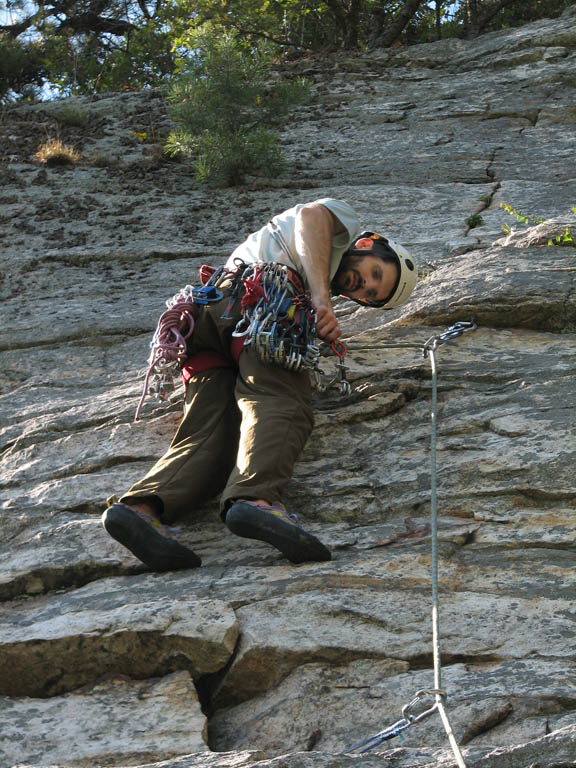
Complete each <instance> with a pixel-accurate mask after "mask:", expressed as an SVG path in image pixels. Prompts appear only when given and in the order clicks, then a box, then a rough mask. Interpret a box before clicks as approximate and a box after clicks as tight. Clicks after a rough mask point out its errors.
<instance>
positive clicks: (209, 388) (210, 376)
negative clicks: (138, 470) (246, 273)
mask: <svg viewBox="0 0 576 768" xmlns="http://www.w3.org/2000/svg"><path fill="white" fill-rule="evenodd" d="M227 293H228V292H227V291H225V296H224V297H223V298H222V300H221V301H218V302H216V303H214V304H210V305H208V306H205V307H202V308H200V309H199V312H198V316H197V318H196V322H195V327H194V333H193V334H192V339H191V341H190V343H189V345H188V347H189V348H188V352H189V354H191V355H192V354H194V353H196V352H200V351H204V350H209V351H213V352H218V353H219V354H220V355H222V356H223V357H224V358H225V359H226V360H227V361H228V363H229V364H230V367H229V368H224V367H222V368H210V369H208V370H206V371H204V372H203V373H200V374H197V375H196V376H194V377H193V378H192V379H191V380H190V381H189V383H188V386H187V388H186V396H185V408H184V416H183V418H182V421H181V423H180V426H179V427H178V431H177V432H176V434H175V436H174V439H173V440H172V443H171V444H170V447H169V448H168V450H167V452H166V453H165V455H164V456H163V457H162V458H161V459H160V460H159V461H158V462H157V463H156V464H155V465H154V466H153V467H152V469H151V470H150V472H148V474H147V475H146V476H145V477H144V478H143V479H142V480H140V481H139V482H137V483H135V484H134V485H133V486H132V487H131V488H130V490H129V491H128V492H127V493H126V494H124V495H123V496H122V499H121V501H124V502H126V503H130V500H131V499H133V500H135V497H152V498H153V501H154V502H156V503H157V502H158V501H159V502H160V504H158V506H159V507H160V509H159V511H160V512H161V514H162V519H163V520H165V521H166V522H170V521H172V520H175V519H177V518H178V517H180V516H182V515H183V514H186V513H189V512H191V511H192V510H193V509H194V508H195V507H196V506H199V505H200V504H203V503H204V502H205V501H207V500H208V499H210V498H212V497H213V496H216V495H217V494H218V493H220V491H221V490H222V489H223V488H224V486H225V485H226V481H227V479H228V475H229V474H230V472H231V470H232V468H233V467H234V464H235V462H236V452H237V447H238V434H239V424H240V413H239V411H238V407H237V405H236V401H235V398H234V385H235V381H236V368H235V365H234V361H233V359H232V356H231V353H230V340H231V334H232V331H233V330H234V327H235V325H236V323H237V322H238V320H239V319H240V305H239V302H238V303H237V305H236V306H235V308H234V312H233V313H232V315H233V316H232V317H231V318H230V319H223V318H222V315H223V314H224V310H225V308H226V305H227V303H228V298H227Z"/></svg>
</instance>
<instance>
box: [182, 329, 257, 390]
mask: <svg viewBox="0 0 576 768" xmlns="http://www.w3.org/2000/svg"><path fill="white" fill-rule="evenodd" d="M243 346H244V337H243V336H235V337H233V339H232V343H231V344H230V352H231V354H232V358H233V360H234V363H232V362H231V361H230V360H229V359H228V358H226V357H224V355H221V354H220V352H212V351H211V350H204V351H202V352H196V354H195V355H192V356H191V357H189V358H187V360H186V362H185V363H184V365H183V366H182V380H183V381H184V387H187V386H188V382H189V381H190V379H191V378H192V377H193V376H196V374H198V373H203V372H204V371H208V370H209V369H210V368H233V367H234V364H236V365H238V358H239V357H240V352H242V347H243Z"/></svg>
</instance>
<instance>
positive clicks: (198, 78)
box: [166, 33, 309, 186]
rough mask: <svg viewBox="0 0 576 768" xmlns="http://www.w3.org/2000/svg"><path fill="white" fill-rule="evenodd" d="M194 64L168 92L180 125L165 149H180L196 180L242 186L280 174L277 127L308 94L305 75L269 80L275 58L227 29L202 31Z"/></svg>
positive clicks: (178, 152)
mask: <svg viewBox="0 0 576 768" xmlns="http://www.w3.org/2000/svg"><path fill="white" fill-rule="evenodd" d="M195 44H196V46H197V47H196V54H195V57H194V59H193V60H192V62H191V63H190V64H189V65H188V66H187V70H186V72H184V73H183V74H182V75H181V76H180V77H179V78H178V79H177V80H176V82H175V83H174V85H173V87H172V89H171V91H170V93H169V98H170V100H171V102H172V117H173V119H174V121H175V123H176V125H177V126H178V127H177V129H176V130H175V131H173V132H172V133H171V134H170V136H169V137H168V140H167V144H166V152H167V153H168V154H170V155H182V156H184V157H185V158H187V159H188V160H189V161H190V162H191V164H192V167H193V170H194V173H195V176H196V178H197V179H198V180H200V181H204V182H210V183H212V184H216V185H221V186H234V185H237V184H242V183H243V181H244V179H245V177H246V175H247V174H252V175H254V174H258V175H264V176H277V175H278V174H279V173H281V172H282V170H283V168H284V161H283V158H282V152H281V148H280V145H279V141H278V135H277V132H276V130H277V129H278V128H280V127H281V126H282V124H283V123H284V121H285V120H286V118H287V115H288V112H289V110H290V109H291V108H292V107H293V106H295V105H296V104H301V103H303V102H305V101H306V100H307V99H308V97H309V87H308V85H307V83H305V82H304V81H303V80H296V81H295V82H292V83H272V82H271V73H270V67H271V59H270V57H269V56H268V55H267V54H266V52H265V51H263V50H262V49H255V48H251V49H248V48H246V47H245V46H243V45H242V44H241V43H240V42H238V41H237V40H236V38H234V36H233V35H230V34H225V35H222V36H220V37H214V36H213V35H210V34H207V33H203V34H201V35H198V36H197V38H196V41H195Z"/></svg>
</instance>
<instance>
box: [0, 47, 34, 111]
mask: <svg viewBox="0 0 576 768" xmlns="http://www.w3.org/2000/svg"><path fill="white" fill-rule="evenodd" d="M43 78H44V63H43V59H42V55H41V54H40V51H39V48H38V47H37V46H36V45H35V44H33V43H30V44H27V43H21V42H19V41H18V40H13V39H12V38H10V37H8V36H7V35H5V34H2V33H0V102H2V101H6V99H8V98H9V96H10V92H11V91H12V92H15V93H21V92H26V93H27V94H32V95H33V94H34V91H35V88H37V86H39V85H41V83H42V82H43Z"/></svg>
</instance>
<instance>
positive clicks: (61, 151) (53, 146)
mask: <svg viewBox="0 0 576 768" xmlns="http://www.w3.org/2000/svg"><path fill="white" fill-rule="evenodd" d="M34 157H35V158H36V160H38V161H39V162H40V163H42V164H43V165H47V166H48V167H55V166H70V165H76V163H77V162H78V160H80V153H79V152H78V151H77V150H76V149H74V147H71V146H70V145H69V144H64V143H63V142H62V141H61V139H48V141H46V142H44V144H41V145H40V146H39V147H38V151H37V152H36V154H35V155H34Z"/></svg>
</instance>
